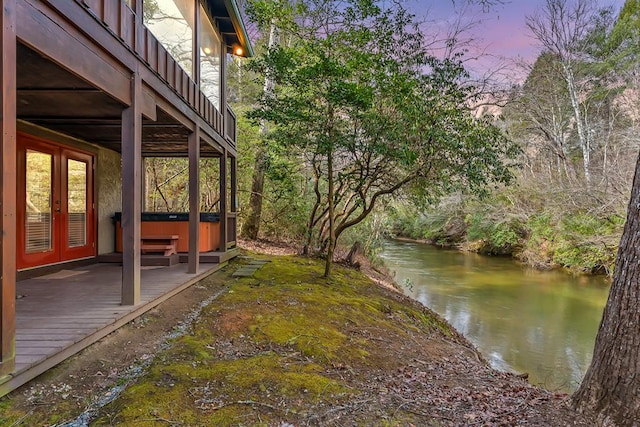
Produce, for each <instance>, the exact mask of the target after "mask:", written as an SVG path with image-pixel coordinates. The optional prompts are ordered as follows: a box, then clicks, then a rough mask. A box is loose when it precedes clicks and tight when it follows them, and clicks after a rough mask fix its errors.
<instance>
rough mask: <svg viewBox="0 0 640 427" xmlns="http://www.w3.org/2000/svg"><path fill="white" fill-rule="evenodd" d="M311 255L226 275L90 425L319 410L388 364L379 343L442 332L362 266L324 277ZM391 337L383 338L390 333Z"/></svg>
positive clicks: (218, 421) (221, 421)
mask: <svg viewBox="0 0 640 427" xmlns="http://www.w3.org/2000/svg"><path fill="white" fill-rule="evenodd" d="M322 272H323V265H322V263H321V262H319V261H317V260H314V259H310V258H299V257H292V256H289V257H277V258H273V261H272V262H270V263H267V264H266V265H265V266H264V267H262V268H261V269H260V270H258V271H257V272H256V273H255V274H254V276H253V277H249V278H242V279H233V280H234V281H233V283H232V284H231V285H230V286H229V290H228V292H227V293H226V294H224V295H222V296H221V297H220V298H218V299H217V300H216V301H214V302H213V303H212V304H211V305H210V306H208V307H207V308H205V309H204V310H203V312H202V314H201V316H200V317H199V319H198V320H197V322H196V323H195V324H194V325H193V329H192V331H191V333H190V334H188V335H186V336H183V337H181V338H178V339H177V340H176V341H175V342H174V343H173V345H172V347H171V348H170V349H169V350H167V351H166V352H164V353H162V354H161V355H160V356H159V357H158V358H157V360H156V362H155V363H154V364H153V366H152V367H151V369H150V370H149V372H148V374H147V375H146V376H145V377H144V378H143V379H142V380H141V381H139V382H138V383H137V384H136V385H134V386H132V387H130V388H129V389H128V390H127V391H126V392H125V393H124V395H123V396H122V397H121V398H120V399H118V401H116V402H115V403H113V404H112V405H110V406H109V407H107V408H105V409H104V413H103V415H102V416H101V417H100V419H98V420H96V422H95V424H96V425H105V424H111V423H121V424H135V425H141V426H144V425H149V426H151V425H157V423H158V422H159V421H161V420H170V421H171V422H172V423H176V424H185V425H260V424H263V425H270V424H271V423H272V422H275V421H278V420H283V419H288V420H290V421H294V420H300V419H310V418H314V417H318V415H319V414H322V413H323V412H327V411H331V408H335V407H340V406H344V405H347V404H349V402H351V401H352V400H353V399H354V398H356V396H358V395H359V394H361V392H362V390H360V389H359V388H358V387H357V385H355V384H354V382H353V381H350V380H349V379H348V378H347V377H350V376H352V375H354V374H355V373H356V371H361V370H362V369H363V368H366V369H369V370H373V371H378V370H386V369H395V368H396V367H397V361H394V360H389V359H388V357H387V355H386V354H385V353H384V352H381V351H380V348H381V343H384V342H391V341H393V342H396V341H397V339H400V340H409V339H411V336H412V335H414V334H451V331H450V329H449V328H448V326H447V325H446V324H445V323H444V322H443V321H442V320H440V319H439V318H437V316H433V315H431V313H429V312H428V311H426V310H425V309H424V308H423V307H421V306H419V305H417V304H410V305H408V304H406V301H405V300H404V298H402V297H400V296H399V295H397V294H396V293H395V292H394V291H388V290H384V289H383V288H381V287H379V286H378V285H376V284H375V283H373V282H372V281H371V280H370V279H368V278H367V277H365V276H364V275H363V274H362V273H359V272H357V271H354V270H348V269H343V268H337V269H336V271H335V273H334V274H333V276H332V277H331V278H329V279H325V278H323V277H322ZM390 336H391V337H390Z"/></svg>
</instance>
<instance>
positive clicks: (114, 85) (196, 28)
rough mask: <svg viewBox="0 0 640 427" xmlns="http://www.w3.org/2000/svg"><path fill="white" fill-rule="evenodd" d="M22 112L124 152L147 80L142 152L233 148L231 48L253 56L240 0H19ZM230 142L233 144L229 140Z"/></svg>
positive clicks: (21, 115) (203, 152)
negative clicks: (128, 114)
mask: <svg viewBox="0 0 640 427" xmlns="http://www.w3.org/2000/svg"><path fill="white" fill-rule="evenodd" d="M14 4H15V8H16V21H17V24H18V25H17V26H16V34H17V38H18V42H19V43H18V52H17V117H18V119H21V120H24V121H27V122H30V123H33V124H36V125H39V126H42V127H45V128H48V129H50V130H53V131H57V132H61V133H64V134H67V135H69V136H72V137H76V138H79V139H81V140H84V141H87V142H91V143H95V144H97V145H101V146H105V147H109V148H112V149H114V150H116V151H120V150H121V149H122V147H121V143H122V141H121V135H122V133H121V113H122V109H123V108H126V107H127V106H129V105H132V96H133V95H132V92H131V89H130V88H131V80H132V78H134V77H133V76H139V77H140V79H141V80H142V93H141V102H140V104H142V115H143V125H142V129H143V130H142V154H143V156H144V155H147V156H154V155H157V156H184V155H186V137H187V134H188V133H189V132H191V131H193V129H194V127H195V126H198V127H200V129H201V131H202V132H201V134H202V136H201V137H202V139H203V141H204V142H203V144H202V145H201V155H202V156H205V157H207V156H209V157H211V156H214V157H217V156H219V155H220V153H222V151H223V150H225V149H226V150H228V151H229V153H230V154H231V155H233V154H234V153H235V150H236V140H235V135H236V117H235V115H234V113H233V111H232V110H231V109H230V108H229V107H228V105H227V102H226V90H225V87H226V82H225V73H224V70H225V67H226V61H227V57H228V54H230V53H231V54H235V55H243V56H251V55H252V54H253V52H252V48H251V44H250V43H249V41H248V38H247V33H246V30H245V28H244V24H243V23H242V19H241V17H240V14H239V11H238V9H237V5H236V0H47V1H41V0H15V3H14ZM223 147H226V148H223Z"/></svg>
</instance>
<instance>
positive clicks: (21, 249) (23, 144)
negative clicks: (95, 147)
mask: <svg viewBox="0 0 640 427" xmlns="http://www.w3.org/2000/svg"><path fill="white" fill-rule="evenodd" d="M17 140H18V164H17V167H18V170H17V172H18V180H17V182H18V188H17V204H18V206H17V215H16V219H17V236H16V243H17V257H16V262H17V268H18V270H20V269H26V268H32V267H38V266H43V265H48V264H55V263H58V262H62V261H70V260H73V259H80V258H88V257H92V256H95V255H96V234H97V230H96V227H97V224H96V221H95V219H96V208H95V203H94V201H95V193H94V181H95V177H94V162H95V155H93V154H92V153H89V152H85V151H82V150H78V149H76V148H72V147H68V146H65V145H63V144H58V143H55V142H52V141H48V140H46V139H43V138H38V137H35V136H32V135H29V134H25V133H22V132H18V135H17ZM27 149H33V150H36V151H41V152H44V153H47V154H51V155H52V156H53V166H52V175H53V177H52V184H53V189H52V200H53V225H52V230H53V231H52V234H53V239H52V240H53V241H52V246H53V250H52V251H48V252H41V253H31V254H27V253H26V242H25V235H26V229H25V224H26V191H25V188H26V176H27V170H26V153H27ZM67 159H75V160H80V161H83V162H86V163H87V181H88V182H87V192H86V194H87V222H86V224H87V230H86V235H87V245H85V246H80V247H76V248H68V247H67V246H68V231H67V226H68V222H67V214H68V212H67V203H66V197H67V182H66V181H67ZM56 202H59V204H56ZM56 208H59V212H56Z"/></svg>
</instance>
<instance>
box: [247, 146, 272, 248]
mask: <svg viewBox="0 0 640 427" xmlns="http://www.w3.org/2000/svg"><path fill="white" fill-rule="evenodd" d="M266 163H267V155H266V154H265V152H264V150H263V149H262V148H259V149H258V152H257V153H256V162H255V164H254V166H253V180H252V183H251V197H250V198H249V209H250V211H249V216H248V217H247V219H246V221H245V222H244V224H243V225H242V232H241V234H242V236H243V237H245V238H248V239H254V240H255V239H257V238H258V233H259V232H260V220H261V218H262V193H263V191H264V172H265V167H266Z"/></svg>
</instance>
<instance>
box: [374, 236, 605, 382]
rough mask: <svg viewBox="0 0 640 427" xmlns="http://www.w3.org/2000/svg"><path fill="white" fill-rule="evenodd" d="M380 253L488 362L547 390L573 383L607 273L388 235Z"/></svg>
mask: <svg viewBox="0 0 640 427" xmlns="http://www.w3.org/2000/svg"><path fill="white" fill-rule="evenodd" d="M381 257H382V259H383V260H384V263H385V264H386V266H387V267H388V268H389V269H390V270H391V271H392V272H394V274H395V280H396V282H397V283H398V284H399V285H400V286H402V287H403V288H404V289H405V292H406V293H407V294H408V295H410V296H412V297H413V298H415V299H417V300H418V301H420V302H422V303H423V304H424V305H426V306H427V307H429V308H431V309H432V310H434V311H435V312H437V313H438V314H440V315H441V316H443V317H444V318H445V319H447V321H448V322H449V323H451V324H452V325H453V326H454V327H455V328H456V329H457V330H458V331H459V332H460V333H462V334H463V335H464V336H465V337H466V338H467V339H468V340H469V341H471V342H472V343H473V344H474V345H475V346H476V347H477V348H478V349H479V350H480V352H481V353H482V355H483V356H484V357H485V359H487V361H489V363H490V364H491V365H492V366H493V367H495V368H497V369H501V370H505V371H512V372H517V373H522V372H527V373H529V381H530V382H531V383H532V384H536V385H542V386H544V387H546V388H547V389H549V390H559V391H565V392H571V391H573V390H575V388H576V387H577V386H578V384H579V383H580V381H581V379H582V377H583V375H584V373H585V371H586V369H587V368H588V366H589V363H590V362H591V357H592V355H593V345H594V342H595V336H596V333H597V331H598V325H599V324H600V319H601V317H602V310H603V308H604V305H605V303H606V300H607V295H608V293H609V284H610V281H609V279H607V278H605V277H600V276H574V275H571V274H568V273H566V272H563V271H558V270H553V271H539V270H535V269H532V268H528V267H526V266H524V265H522V264H520V263H518V262H516V261H514V260H512V259H510V258H502V257H488V256H483V255H478V254H472V253H463V252H459V251H454V250H443V249H439V248H436V247H433V246H430V245H426V244H421V243H413V242H401V241H395V240H393V241H388V242H387V243H386V244H385V248H384V250H383V252H382V254H381Z"/></svg>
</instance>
